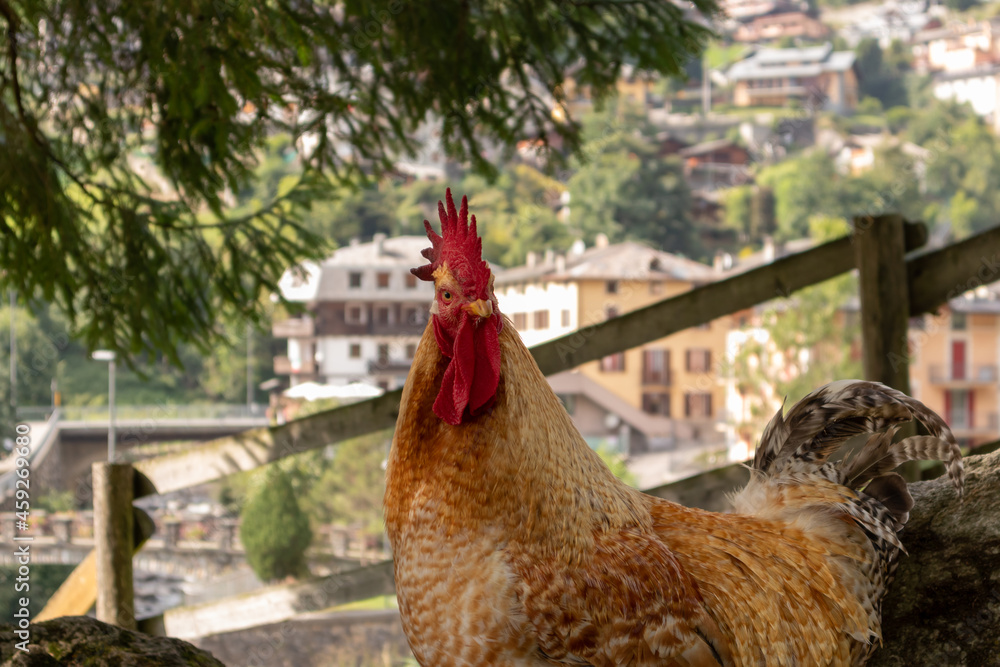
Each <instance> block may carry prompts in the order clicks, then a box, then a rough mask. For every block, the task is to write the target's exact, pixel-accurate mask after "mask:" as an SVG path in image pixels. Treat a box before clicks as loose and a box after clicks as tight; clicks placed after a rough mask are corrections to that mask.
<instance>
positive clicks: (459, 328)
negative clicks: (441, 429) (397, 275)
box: [412, 189, 503, 424]
mask: <svg viewBox="0 0 1000 667" xmlns="http://www.w3.org/2000/svg"><path fill="white" fill-rule="evenodd" d="M445 199H446V201H447V208H445V205H444V204H442V203H441V202H438V216H439V217H440V218H441V234H440V235H439V234H437V233H436V232H435V231H434V229H433V228H432V227H431V223H430V222H428V221H427V220H424V227H425V228H426V229H427V237H428V238H429V239H430V240H431V247H430V248H427V249H426V250H424V251H423V253H422V254H423V256H424V257H426V258H427V259H428V260H430V262H431V263H430V264H425V265H424V266H421V267H418V268H416V269H412V272H413V275H415V276H416V277H418V278H420V279H421V280H428V281H433V282H434V292H435V293H434V303H433V304H432V305H431V314H432V315H433V317H432V322H433V324H434V335H435V337H436V338H437V344H438V348H439V349H440V350H441V354H442V355H444V356H445V357H447V358H448V359H449V362H448V367H447V369H446V370H445V372H444V377H443V379H442V381H441V390H440V391H439V393H438V396H437V399H436V400H435V401H434V413H435V414H436V415H437V416H438V417H440V418H441V419H443V420H445V421H446V422H448V423H449V424H460V423H461V422H462V421H463V419H464V418H465V416H466V414H467V413H468V415H469V416H475V415H477V414H479V413H480V412H481V411H482V410H483V409H485V408H487V407H489V405H490V404H491V403H492V402H493V397H494V396H495V394H496V391H497V385H498V384H499V381H500V342H499V335H500V330H501V328H502V327H503V318H502V317H501V316H500V311H499V309H498V307H497V298H496V296H495V295H494V294H493V273H492V272H491V271H490V265H489V264H488V263H487V262H486V261H485V260H484V259H483V257H482V255H483V241H482V239H480V238H479V235H478V234H477V232H476V216H472V223H471V224H469V203H468V200H467V199H466V198H465V197H462V208H461V210H459V211H456V210H455V201H454V200H453V199H452V198H451V190H450V189H449V190H447V191H446V193H445Z"/></svg>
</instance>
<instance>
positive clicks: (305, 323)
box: [271, 317, 316, 338]
mask: <svg viewBox="0 0 1000 667" xmlns="http://www.w3.org/2000/svg"><path fill="white" fill-rule="evenodd" d="M315 333H316V324H315V322H313V319H312V318H311V317H293V318H290V319H287V320H281V321H280V322H275V323H274V324H273V325H271V334H272V335H273V336H274V337H275V338H311V337H312V336H313V335H315Z"/></svg>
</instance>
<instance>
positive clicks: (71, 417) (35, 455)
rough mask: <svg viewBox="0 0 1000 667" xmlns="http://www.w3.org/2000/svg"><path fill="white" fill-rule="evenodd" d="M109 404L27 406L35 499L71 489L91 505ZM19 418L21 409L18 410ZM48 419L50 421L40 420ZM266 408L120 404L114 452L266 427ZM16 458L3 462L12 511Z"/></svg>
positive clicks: (138, 454)
mask: <svg viewBox="0 0 1000 667" xmlns="http://www.w3.org/2000/svg"><path fill="white" fill-rule="evenodd" d="M107 410H108V409H107V408H106V407H100V408H89V407H77V406H68V407H62V408H58V409H56V411H55V412H53V413H51V414H37V415H36V414H35V413H38V412H40V411H39V410H37V409H36V410H32V409H31V408H28V409H27V410H25V411H24V412H25V416H26V417H32V416H33V417H35V419H36V421H29V420H28V419H23V418H22V421H26V422H27V423H28V424H29V426H30V427H31V432H30V434H29V438H30V440H31V450H32V451H31V455H30V457H29V458H30V459H31V489H32V490H31V497H32V498H36V499H37V498H38V497H40V496H41V495H44V494H45V493H47V492H49V491H72V492H73V493H74V496H75V498H76V502H77V505H78V506H85V505H88V504H90V502H91V498H92V494H91V482H90V466H91V464H92V463H94V462H95V461H103V460H106V459H107V456H108V413H107ZM18 416H19V418H21V417H22V410H21V409H19V411H18ZM41 419H45V421H41ZM267 424H268V420H267V418H266V416H265V415H264V410H263V407H262V406H254V407H253V408H251V409H250V410H248V409H247V407H246V406H243V405H240V406H231V405H154V406H119V407H118V408H117V416H116V419H115V436H116V437H115V441H116V446H115V451H116V454H117V456H118V457H119V458H121V459H123V460H135V459H137V458H142V457H143V456H150V455H157V454H162V453H165V451H167V450H168V449H171V448H173V447H172V446H170V445H166V444H162V445H161V446H159V447H158V446H156V443H172V442H178V441H181V442H190V443H191V444H190V445H187V446H192V447H194V446H197V444H196V443H197V441H203V440H212V439H214V438H219V437H223V436H227V435H233V434H236V433H239V432H241V431H245V430H248V429H252V428H258V427H261V426H267ZM13 468H14V460H13V457H12V456H8V457H7V458H5V459H3V460H0V509H2V510H11V509H13V503H12V496H13V491H14V483H15V481H16V479H15V478H14V472H15V471H14V470H13Z"/></svg>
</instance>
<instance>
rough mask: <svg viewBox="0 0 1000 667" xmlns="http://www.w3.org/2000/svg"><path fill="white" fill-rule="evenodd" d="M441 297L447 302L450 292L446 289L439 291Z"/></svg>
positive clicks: (449, 298) (449, 299)
mask: <svg viewBox="0 0 1000 667" xmlns="http://www.w3.org/2000/svg"><path fill="white" fill-rule="evenodd" d="M441 298H442V299H444V300H445V303H448V302H449V301H451V292H449V291H448V290H445V291H443V292H441Z"/></svg>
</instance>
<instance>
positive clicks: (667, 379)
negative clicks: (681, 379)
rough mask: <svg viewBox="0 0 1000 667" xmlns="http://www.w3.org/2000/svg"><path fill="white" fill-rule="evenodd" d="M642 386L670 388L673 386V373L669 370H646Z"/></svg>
mask: <svg viewBox="0 0 1000 667" xmlns="http://www.w3.org/2000/svg"><path fill="white" fill-rule="evenodd" d="M642 384H643V385H656V386H661V387H669V386H670V385H672V384H673V372H672V371H671V370H670V369H667V370H653V369H649V368H644V369H643V370H642Z"/></svg>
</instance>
